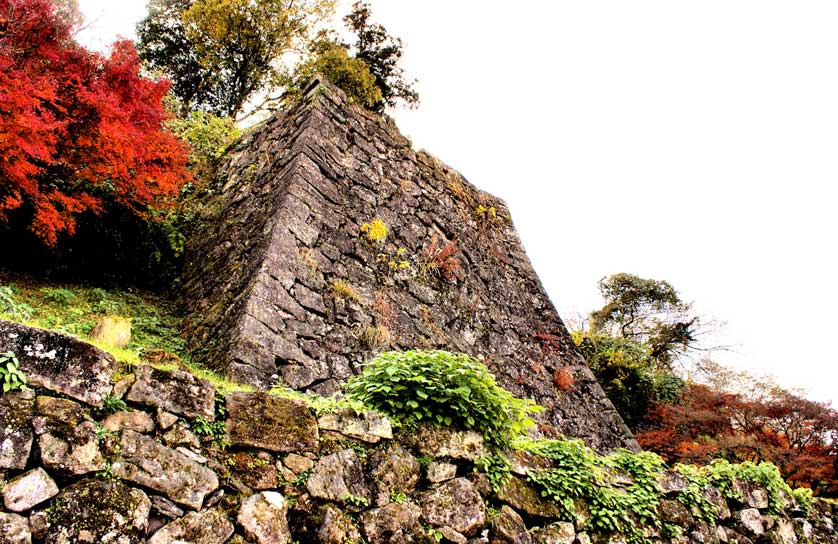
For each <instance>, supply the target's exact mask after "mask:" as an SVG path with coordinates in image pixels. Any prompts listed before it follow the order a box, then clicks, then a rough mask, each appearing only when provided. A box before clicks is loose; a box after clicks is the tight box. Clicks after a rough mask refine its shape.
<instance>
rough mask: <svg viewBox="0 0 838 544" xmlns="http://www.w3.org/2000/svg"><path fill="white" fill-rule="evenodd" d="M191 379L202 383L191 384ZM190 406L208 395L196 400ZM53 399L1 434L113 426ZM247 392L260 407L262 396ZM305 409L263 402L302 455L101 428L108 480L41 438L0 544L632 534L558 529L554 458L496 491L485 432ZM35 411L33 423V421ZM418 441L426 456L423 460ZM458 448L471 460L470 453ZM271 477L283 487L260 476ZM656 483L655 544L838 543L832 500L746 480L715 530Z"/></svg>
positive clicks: (605, 540)
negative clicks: (539, 482)
mask: <svg viewBox="0 0 838 544" xmlns="http://www.w3.org/2000/svg"><path fill="white" fill-rule="evenodd" d="M22 332H23V333H24V334H25V333H26V332H27V331H26V329H22ZM38 334H41V333H38ZM140 372H143V371H142V370H141V371H140ZM173 379H178V378H177V377H175V378H173ZM180 379H183V380H184V383H192V378H191V377H190V378H184V377H183V376H180ZM169 385H177V386H178V387H179V386H181V385H183V384H169ZM187 394H188V393H187ZM195 394H196V395H197V396H198V398H200V395H201V393H200V390H198V391H195ZM51 395H60V393H56V392H50V391H48V390H46V389H44V388H41V387H39V388H38V389H37V390H33V391H30V392H28V393H7V394H4V395H2V396H0V402H3V403H6V404H9V402H8V401H9V399H11V400H13V401H14V402H13V403H22V404H23V405H24V407H23V408H22V412H23V416H20V417H13V418H11V419H6V420H3V421H0V425H2V426H5V427H7V428H9V429H11V430H12V431H13V432H12V435H14V436H25V435H27V431H28V432H30V433H32V434H35V433H36V432H40V431H45V432H50V433H55V434H56V435H60V436H62V437H64V439H66V440H70V437H71V436H73V432H72V429H73V428H75V427H79V428H81V427H83V428H84V429H87V428H88V427H91V426H92V427H94V428H97V429H104V427H102V426H101V423H102V422H103V421H105V420H106V419H107V417H108V416H107V415H106V414H104V413H102V411H100V410H96V409H94V406H93V405H90V404H82V403H76V402H74V401H70V400H67V399H65V398H59V397H56V396H51ZM245 395H251V396H252V397H250V400H253V399H259V398H263V396H265V395H266V394H265V393H257V394H254V393H246V394H245ZM267 396H269V395H267ZM247 398H248V397H245V399H247ZM272 398H275V397H272ZM235 399H236V397H235V396H233V395H230V396H228V397H227V400H226V401H218V402H224V407H225V408H229V406H228V403H229V402H230V401H231V400H233V402H235ZM125 400H126V402H127V411H125V413H139V414H144V415H145V416H148V417H151V416H152V415H153V414H154V412H155V411H156V410H157V408H156V407H154V406H149V405H148V404H146V403H145V402H134V401H131V400H130V399H125ZM187 400H188V399H187ZM239 400H241V399H239ZM279 400H281V401H287V400H288V399H279ZM213 402H214V403H215V402H216V401H215V400H214V401H213ZM298 402H299V401H293V410H294V411H293V414H297V415H296V416H295V415H293V414H292V413H291V412H288V410H287V408H288V405H286V404H284V402H280V403H278V404H272V403H269V402H267V403H266V402H261V403H259V406H261V409H262V411H263V414H264V416H265V419H266V420H272V421H286V420H287V418H288V417H298V418H300V419H301V420H303V421H304V423H303V428H306V429H308V430H309V432H310V433H311V434H309V435H307V436H310V437H313V438H309V439H308V440H306V441H303V442H301V446H300V447H301V449H300V450H298V451H292V452H287V451H275V450H273V449H271V448H270V447H269V446H270V445H269V444H262V443H258V444H248V443H239V444H236V445H229V446H227V447H226V449H225V448H224V447H223V446H224V444H223V439H224V433H223V431H222V432H220V433H216V434H215V435H213V434H209V435H207V434H203V433H199V434H201V435H202V437H201V438H200V440H199V439H198V438H197V437H195V440H194V442H193V443H191V444H190V445H188V446H178V447H177V450H175V449H172V448H171V447H169V446H167V445H164V443H165V442H166V439H165V434H166V433H167V432H169V431H166V430H165V429H162V428H159V427H156V426H154V427H153V426H139V427H138V428H139V429H140V430H139V431H132V430H127V429H126V430H122V431H121V434H109V433H102V432H101V431H100V435H101V440H99V441H97V442H95V443H94V448H95V449H96V451H97V452H98V453H99V454H100V455H101V457H102V458H103V459H105V460H107V463H106V464H105V465H104V467H103V468H102V470H101V471H100V472H98V473H95V474H81V475H77V474H69V473H62V472H61V471H59V470H53V469H52V467H51V466H47V465H44V464H43V461H42V459H43V455H42V454H43V452H42V451H41V447H42V445H41V443H40V442H39V441H37V440H36V441H34V442H33V443H32V444H31V445H30V446H28V447H30V448H31V449H32V450H33V451H31V452H27V453H28V454H27V455H26V456H25V458H24V459H23V461H22V462H21V463H18V464H15V465H14V466H12V467H3V468H0V490H2V492H1V493H0V494H2V495H3V497H2V499H3V500H2V503H0V544H11V543H14V544H24V543H25V544H31V543H34V544H53V543H55V544H58V543H62V544H63V543H67V544H69V543H76V542H79V543H94V542H96V543H99V542H101V543H114V544H117V543H118V544H140V543H144V542H147V543H150V544H170V543H171V544H174V543H176V542H190V543H198V544H224V543H231V544H232V543H235V544H246V543H248V544H249V543H258V544H268V543H281V544H284V543H290V542H300V543H304V542H305V543H313V544H350V543H351V544H360V543H361V542H368V543H370V544H373V543H381V544H385V543H395V542H404V543H417V544H432V543H435V542H438V541H439V539H442V541H443V542H459V543H468V542H470V543H472V544H478V543H490V542H497V543H500V542H513V543H523V544H526V543H527V542H533V543H537V544H548V543H551V544H617V543H620V542H626V539H625V537H624V536H623V535H614V534H598V533H596V532H595V531H594V530H593V529H594V528H593V527H591V526H590V525H586V522H585V521H584V519H583V518H584V516H581V517H580V518H579V519H577V520H576V522H575V523H572V522H570V520H568V519H562V518H563V517H564V516H565V514H563V512H562V510H561V509H558V508H555V504H553V503H550V502H549V499H547V498H544V497H541V496H540V495H539V494H538V493H537V492H535V491H534V490H533V488H532V487H531V483H530V482H529V481H528V480H527V474H528V471H531V470H543V469H548V468H550V467H551V466H552V464H551V462H550V461H549V460H548V459H546V458H539V459H538V460H533V459H531V458H530V457H528V456H527V455H522V454H520V453H515V452H501V453H500V454H501V455H504V456H506V457H508V460H509V463H510V467H511V470H512V471H513V472H514V474H515V475H516V476H515V477H514V478H511V479H509V480H507V482H506V484H504V485H503V486H502V487H500V488H499V489H498V490H497V491H494V490H493V489H492V487H491V485H489V478H488V476H487V475H486V474H483V473H482V472H480V471H479V470H475V469H476V466H477V464H479V461H477V460H475V458H474V456H473V455H472V453H473V452H474V451H485V445H484V444H482V443H481V438H480V437H479V436H477V435H468V437H466V436H464V434H463V433H461V432H456V431H454V430H451V429H445V428H433V429H427V428H420V429H419V430H413V429H411V430H405V429H402V430H400V431H399V430H397V432H395V433H394V436H393V438H387V437H378V438H379V441H378V442H377V443H375V444H372V443H370V442H360V441H358V440H357V438H355V436H356V435H357V428H356V427H357V425H356V422H353V421H351V420H348V419H346V418H343V419H337V420H332V421H329V427H330V430H328V431H326V430H323V432H320V430H319V429H318V423H317V420H316V419H315V417H314V413H313V411H312V410H311V408H309V407H308V406H306V405H300V404H298ZM27 403H29V405H28V407H27ZM33 403H34V404H35V407H34V408H33V407H32V406H31V404H33ZM212 408H213V412H214V413H215V414H216V415H218V416H219V417H220V418H221V419H222V420H224V421H223V423H226V424H227V425H228V427H229V424H230V420H231V419H234V418H236V417H238V416H236V415H234V414H232V413H230V412H229V410H228V412H227V415H226V416H225V415H223V414H224V413H225V412H224V410H223V409H222V408H221V406H216V405H213V406H212ZM33 410H34V412H35V413H36V414H38V415H36V416H35V417H29V416H28V415H27V414H31V412H32V411H33ZM274 411H276V412H277V413H274ZM3 413H7V412H3ZM13 413H14V412H13ZM39 418H41V419H40V420H39ZM382 418H383V416H381V415H375V417H374V419H376V420H381V419H382ZM365 419H366V420H370V419H371V418H365ZM384 419H386V418H384ZM341 421H343V422H345V423H346V425H345V427H344V426H342V425H341ZM218 423H222V421H218ZM206 424H207V421H206V420H198V419H197V418H196V419H194V420H192V419H188V418H187V419H183V418H181V419H180V420H179V421H178V422H177V423H176V425H178V426H183V427H184V432H190V433H191V431H195V432H199V431H198V428H199V426H200V425H206ZM190 427H191V431H190V430H189V428H190ZM222 429H223V426H222ZM84 432H85V433H86V432H87V431H86V430H85V431H84ZM42 436H43V435H42ZM416 437H422V438H423V440H422V443H427V444H429V446H428V447H425V448H423V449H420V448H418V445H417V443H416ZM466 438H467V440H466ZM85 443H86V444H87V442H85ZM463 444H468V448H466V449H465V450H463V449H462V448H459V446H458V445H463ZM461 453H462V454H463V455H460V454H461ZM435 464H437V465H442V464H445V465H447V466H448V467H451V468H452V470H453V474H452V477H451V478H446V479H444V480H443V481H435V480H436V478H434V477H433V471H432V470H431V467H432V466H433V465H435ZM131 466H133V467H135V468H133V469H130V468H129V467H131ZM139 471H141V473H140V472H139ZM269 472H272V473H273V476H274V477H273V478H266V477H264V476H265V475H266V474H267V473H269ZM255 475H258V477H254V476H255ZM278 476H281V477H278ZM611 480H612V481H611V482H610V483H609V482H605V481H603V483H602V485H604V486H616V489H624V488H623V487H621V486H625V485H626V482H627V481H629V480H627V479H626V478H625V477H623V478H616V477H615V478H611ZM657 480H658V481H659V482H660V493H661V498H660V500H659V503H658V513H659V517H660V518H661V519H662V520H665V521H667V522H669V523H671V524H672V525H671V526H670V527H669V531H670V535H669V536H665V535H664V534H662V533H661V532H658V531H656V530H653V529H651V528H648V527H647V528H646V529H647V531H646V533H647V535H648V543H649V544H663V543H673V544H719V543H723V544H732V543H739V544H749V543H750V544H769V543H770V544H838V535H836V533H835V520H836V519H838V504H836V503H832V502H827V501H823V500H818V499H816V500H814V502H813V504H812V507H811V509H810V510H809V511H808V512H807V511H804V510H803V509H801V508H799V507H798V505H796V504H795V502H794V499H793V498H791V497H786V498H785V501H786V502H785V507H784V508H782V509H780V511H774V512H772V511H770V509H769V508H768V507H767V504H766V501H765V500H764V498H765V496H767V495H766V489H764V488H762V487H760V486H759V485H756V484H755V483H754V482H750V481H739V482H735V484H731V489H733V488H734V485H735V488H736V492H738V493H739V497H738V499H736V498H731V499H729V500H728V499H726V498H725V497H724V496H723V495H722V493H721V492H720V491H719V490H717V489H714V488H705V489H704V490H702V493H703V495H704V496H705V497H706V498H707V499H708V500H709V501H710V503H711V504H714V505H716V507H717V508H718V511H719V521H718V522H717V524H716V525H715V526H710V525H709V524H707V523H705V522H703V521H700V519H699V517H698V512H696V511H691V510H690V509H688V508H685V507H684V506H683V505H682V503H681V502H679V498H681V497H682V494H683V493H686V492H688V490H687V487H686V486H685V485H683V484H684V482H683V481H682V478H681V477H680V476H678V475H676V474H673V473H669V472H663V473H661V474H660V476H659V478H657ZM728 496H729V495H728ZM178 505H180V506H178ZM548 505H553V508H550V507H549V506H548ZM575 508H576V509H577V510H578V511H579V512H584V511H586V509H587V508H588V507H587V506H586V505H584V504H581V503H579V502H578V501H577V503H576V504H575Z"/></svg>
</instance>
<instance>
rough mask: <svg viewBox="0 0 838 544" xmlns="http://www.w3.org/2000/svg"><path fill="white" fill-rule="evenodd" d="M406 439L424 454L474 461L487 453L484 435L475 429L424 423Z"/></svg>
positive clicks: (435, 457) (436, 457)
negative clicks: (460, 429)
mask: <svg viewBox="0 0 838 544" xmlns="http://www.w3.org/2000/svg"><path fill="white" fill-rule="evenodd" d="M405 438H406V440H407V441H408V442H409V443H410V444H411V445H412V446H415V447H416V449H417V450H418V451H419V453H421V454H422V455H427V456H429V457H433V458H434V459H438V458H440V457H450V458H452V459H463V460H466V461H474V460H475V459H477V458H478V457H480V456H481V455H484V454H485V453H486V445H485V443H484V441H483V437H482V436H480V435H479V434H478V433H476V432H474V431H458V430H456V429H450V428H445V427H431V426H428V425H422V426H420V427H419V429H418V430H417V431H416V432H415V433H413V434H412V435H411V436H409V437H405Z"/></svg>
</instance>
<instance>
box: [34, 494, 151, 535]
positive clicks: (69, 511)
mask: <svg viewBox="0 0 838 544" xmlns="http://www.w3.org/2000/svg"><path fill="white" fill-rule="evenodd" d="M150 510H151V501H150V500H149V499H148V497H147V496H146V494H145V493H143V492H142V491H140V490H139V489H133V488H131V487H128V486H127V485H125V484H123V483H122V482H119V481H115V480H101V479H86V480H81V481H80V482H77V483H75V484H73V485H71V486H70V487H67V488H65V489H64V490H63V491H61V493H59V494H58V495H57V496H56V497H55V498H54V499H53V501H52V503H51V504H50V506H49V508H47V509H46V510H45V512H46V514H47V525H48V528H47V537H46V544H75V543H78V542H88V543H93V542H96V543H102V544H109V543H112V544H135V543H136V544H139V543H141V542H144V541H145V531H146V525H147V524H148V514H149V511H150Z"/></svg>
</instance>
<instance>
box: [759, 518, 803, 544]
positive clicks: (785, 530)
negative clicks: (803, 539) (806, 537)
mask: <svg viewBox="0 0 838 544" xmlns="http://www.w3.org/2000/svg"><path fill="white" fill-rule="evenodd" d="M760 542H762V543H764V544H796V543H797V535H796V534H795V531H794V525H793V524H792V522H791V520H787V519H783V518H777V519H776V520H775V523H774V527H772V528H771V529H770V530H769V531H766V533H765V534H764V535H763V536H762V537H761V538H760Z"/></svg>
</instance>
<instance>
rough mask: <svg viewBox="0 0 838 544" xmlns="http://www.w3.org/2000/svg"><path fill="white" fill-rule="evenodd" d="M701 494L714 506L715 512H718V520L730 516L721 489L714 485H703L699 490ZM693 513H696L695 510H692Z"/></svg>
mask: <svg viewBox="0 0 838 544" xmlns="http://www.w3.org/2000/svg"><path fill="white" fill-rule="evenodd" d="M701 495H702V496H703V497H704V498H705V499H707V500H708V501H709V502H710V504H712V505H713V506H715V507H716V512H718V514H719V519H720V520H726V519H729V518H730V507H729V506H728V504H727V501H726V500H725V498H724V495H722V492H721V491H719V490H718V489H716V488H715V487H705V488H704V489H702V490H701ZM693 515H697V512H693Z"/></svg>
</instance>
